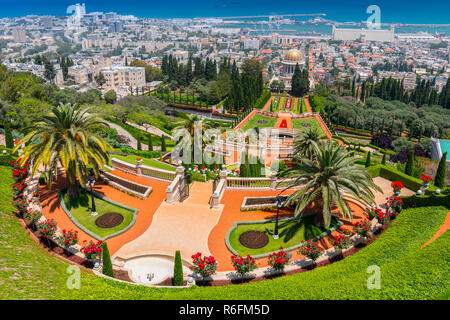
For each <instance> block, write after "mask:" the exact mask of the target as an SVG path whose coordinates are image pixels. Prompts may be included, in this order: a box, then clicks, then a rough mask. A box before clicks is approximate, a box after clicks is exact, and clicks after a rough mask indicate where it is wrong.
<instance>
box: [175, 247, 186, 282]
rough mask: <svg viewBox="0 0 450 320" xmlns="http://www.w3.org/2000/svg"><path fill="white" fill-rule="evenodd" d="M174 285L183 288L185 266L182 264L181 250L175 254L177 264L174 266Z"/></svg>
mask: <svg viewBox="0 0 450 320" xmlns="http://www.w3.org/2000/svg"><path fill="white" fill-rule="evenodd" d="M173 285H174V286H183V285H184V279H183V264H182V262H181V253H180V250H177V251H176V252H175V264H174V266H173Z"/></svg>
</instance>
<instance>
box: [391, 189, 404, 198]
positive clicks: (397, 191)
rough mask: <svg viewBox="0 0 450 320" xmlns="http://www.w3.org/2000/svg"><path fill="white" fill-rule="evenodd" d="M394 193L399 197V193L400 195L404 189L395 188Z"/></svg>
mask: <svg viewBox="0 0 450 320" xmlns="http://www.w3.org/2000/svg"><path fill="white" fill-rule="evenodd" d="M393 192H394V195H395V196H396V197H398V196H399V195H400V192H402V190H401V189H394V191H393Z"/></svg>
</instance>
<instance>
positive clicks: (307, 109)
mask: <svg viewBox="0 0 450 320" xmlns="http://www.w3.org/2000/svg"><path fill="white" fill-rule="evenodd" d="M302 99H303V101H305V106H306V112H312V110H311V105H310V104H309V99H308V98H302Z"/></svg>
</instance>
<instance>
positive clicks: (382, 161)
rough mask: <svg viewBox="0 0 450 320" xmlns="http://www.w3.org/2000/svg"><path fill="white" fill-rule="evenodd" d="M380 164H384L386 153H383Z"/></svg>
mask: <svg viewBox="0 0 450 320" xmlns="http://www.w3.org/2000/svg"><path fill="white" fill-rule="evenodd" d="M381 164H382V165H385V164H386V153H383V159H382V160H381Z"/></svg>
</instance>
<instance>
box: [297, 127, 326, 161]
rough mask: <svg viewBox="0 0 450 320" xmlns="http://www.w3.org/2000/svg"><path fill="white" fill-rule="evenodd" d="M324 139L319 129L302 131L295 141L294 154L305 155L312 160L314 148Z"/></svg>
mask: <svg viewBox="0 0 450 320" xmlns="http://www.w3.org/2000/svg"><path fill="white" fill-rule="evenodd" d="M322 138H323V135H322V134H320V132H319V130H317V128H314V129H313V128H309V129H307V130H306V131H300V132H299V133H298V134H297V135H296V136H295V139H294V154H304V155H305V156H306V157H307V158H308V159H312V157H313V155H314V148H315V147H317V143H318V142H319V141H320V139H322Z"/></svg>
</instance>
